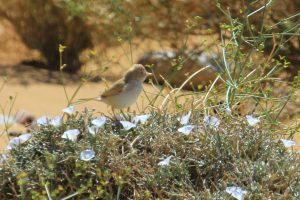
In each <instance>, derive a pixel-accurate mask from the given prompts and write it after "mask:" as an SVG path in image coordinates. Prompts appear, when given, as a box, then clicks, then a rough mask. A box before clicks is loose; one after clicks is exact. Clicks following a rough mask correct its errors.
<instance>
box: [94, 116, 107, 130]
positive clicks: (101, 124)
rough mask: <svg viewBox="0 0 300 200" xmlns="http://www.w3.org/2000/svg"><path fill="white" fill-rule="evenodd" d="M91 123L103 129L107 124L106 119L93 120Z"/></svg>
mask: <svg viewBox="0 0 300 200" xmlns="http://www.w3.org/2000/svg"><path fill="white" fill-rule="evenodd" d="M91 123H92V124H93V125H95V126H97V127H98V128H101V127H102V126H104V124H105V123H106V117H103V116H102V117H97V118H95V119H93V120H92V122H91Z"/></svg>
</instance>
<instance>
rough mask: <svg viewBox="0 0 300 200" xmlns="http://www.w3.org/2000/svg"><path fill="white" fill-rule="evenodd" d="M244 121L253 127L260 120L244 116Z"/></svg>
mask: <svg viewBox="0 0 300 200" xmlns="http://www.w3.org/2000/svg"><path fill="white" fill-rule="evenodd" d="M246 120H247V122H248V124H249V125H250V126H255V125H256V124H257V123H258V122H260V120H259V119H258V118H255V117H252V116H251V115H246Z"/></svg>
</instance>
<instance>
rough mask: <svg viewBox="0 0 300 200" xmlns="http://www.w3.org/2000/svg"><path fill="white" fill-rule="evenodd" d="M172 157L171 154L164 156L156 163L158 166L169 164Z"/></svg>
mask: <svg viewBox="0 0 300 200" xmlns="http://www.w3.org/2000/svg"><path fill="white" fill-rule="evenodd" d="M172 157H173V156H169V157H167V158H165V159H164V160H162V161H160V162H159V163H158V165H160V166H168V165H169V164H170V161H171V158H172Z"/></svg>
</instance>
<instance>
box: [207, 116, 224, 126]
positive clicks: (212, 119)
mask: <svg viewBox="0 0 300 200" xmlns="http://www.w3.org/2000/svg"><path fill="white" fill-rule="evenodd" d="M203 121H204V122H205V123H206V124H208V125H210V126H213V127H214V128H218V127H219V125H220V121H219V119H218V118H216V117H214V116H211V117H210V116H206V117H204V119H203Z"/></svg>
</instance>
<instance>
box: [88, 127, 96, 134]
mask: <svg viewBox="0 0 300 200" xmlns="http://www.w3.org/2000/svg"><path fill="white" fill-rule="evenodd" d="M88 130H89V133H90V134H92V135H96V134H97V133H98V132H99V127H98V126H95V125H93V126H89V127H88Z"/></svg>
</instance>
